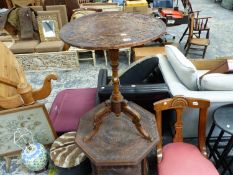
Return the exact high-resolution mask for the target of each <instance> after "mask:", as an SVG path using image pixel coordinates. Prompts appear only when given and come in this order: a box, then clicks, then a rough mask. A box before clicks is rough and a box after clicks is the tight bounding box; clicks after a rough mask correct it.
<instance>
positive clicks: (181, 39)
mask: <svg viewBox="0 0 233 175" xmlns="http://www.w3.org/2000/svg"><path fill="white" fill-rule="evenodd" d="M187 31H188V27H187V28H186V29H185V31H184V33H183V35H182V37H181V38H180V41H179V43H180V42H181V41H182V39H183V38H184V36H185V35H186V33H187Z"/></svg>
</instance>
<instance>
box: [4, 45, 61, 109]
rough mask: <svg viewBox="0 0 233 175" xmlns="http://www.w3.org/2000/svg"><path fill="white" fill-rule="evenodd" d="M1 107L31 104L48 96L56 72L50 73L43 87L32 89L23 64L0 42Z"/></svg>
mask: <svg viewBox="0 0 233 175" xmlns="http://www.w3.org/2000/svg"><path fill="white" fill-rule="evenodd" d="M0 58H1V59H0V65H1V66H2V68H3V69H2V71H1V72H0V89H1V90H0V107H1V108H3V109H9V108H16V107H19V106H22V105H31V104H33V103H35V101H36V100H41V99H44V98H46V97H47V96H48V95H49V94H50V93H51V90H52V86H51V80H56V79H57V77H56V75H54V74H50V75H48V76H47V77H46V78H45V80H44V84H43V87H42V88H40V89H32V87H31V85H30V84H29V83H28V82H27V80H26V77H25V74H24V72H23V69H22V68H21V65H20V64H19V63H18V61H17V60H16V58H15V56H14V55H13V53H12V52H11V51H10V50H9V49H8V48H7V47H6V46H5V45H4V44H3V43H1V42H0Z"/></svg>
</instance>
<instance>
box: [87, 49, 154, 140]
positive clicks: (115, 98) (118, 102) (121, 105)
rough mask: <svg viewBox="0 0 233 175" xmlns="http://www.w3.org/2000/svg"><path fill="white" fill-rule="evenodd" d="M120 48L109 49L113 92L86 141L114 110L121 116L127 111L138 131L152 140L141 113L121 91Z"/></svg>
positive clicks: (96, 118) (97, 116)
mask: <svg viewBox="0 0 233 175" xmlns="http://www.w3.org/2000/svg"><path fill="white" fill-rule="evenodd" d="M118 54H119V50H118V49H111V50H109V55H110V59H111V66H112V82H113V92H112V95H111V97H110V100H107V101H106V102H105V107H104V108H102V109H100V110H99V111H98V112H97V113H96V114H95V117H94V124H93V126H94V127H93V130H92V132H91V133H90V134H88V136H86V137H85V138H84V141H88V140H90V139H91V138H92V137H93V136H95V135H96V133H97V132H98V130H99V128H100V125H101V124H102V122H103V119H104V118H105V117H106V116H107V115H106V114H107V113H110V112H113V113H115V115H116V117H120V116H121V113H122V112H123V113H125V114H126V115H127V116H128V117H129V118H130V119H131V120H132V122H133V124H134V125H135V127H136V129H137V130H138V132H139V133H140V134H141V135H142V136H143V137H144V138H145V139H147V140H150V141H152V139H151V137H150V135H149V134H148V133H147V132H146V131H145V129H144V128H143V127H142V125H141V123H140V120H141V116H140V114H139V113H138V112H137V111H135V110H134V109H132V108H131V107H129V105H128V102H127V101H126V100H124V99H123V96H122V95H121V92H120V90H119V77H118V65H119V63H118Z"/></svg>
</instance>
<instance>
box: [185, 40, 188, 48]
mask: <svg viewBox="0 0 233 175" xmlns="http://www.w3.org/2000/svg"><path fill="white" fill-rule="evenodd" d="M187 45H188V40H187V41H186V43H185V45H184V49H186V47H187Z"/></svg>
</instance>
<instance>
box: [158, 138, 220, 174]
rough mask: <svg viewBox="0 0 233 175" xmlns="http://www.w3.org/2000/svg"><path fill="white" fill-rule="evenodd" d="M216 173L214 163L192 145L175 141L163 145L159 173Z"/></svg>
mask: <svg viewBox="0 0 233 175" xmlns="http://www.w3.org/2000/svg"><path fill="white" fill-rule="evenodd" d="M181 167H182V168H181ZM187 172H188V175H218V172H217V170H216V169H215V167H214V165H213V164H212V163H211V162H210V161H209V160H208V159H207V158H205V157H204V156H203V155H202V154H201V152H200V151H199V150H198V148H197V147H196V146H194V145H191V144H187V143H183V142H176V143H170V144H167V145H165V146H164V147H163V161H162V162H161V163H159V164H158V174H159V175H177V174H178V175H187Z"/></svg>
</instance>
